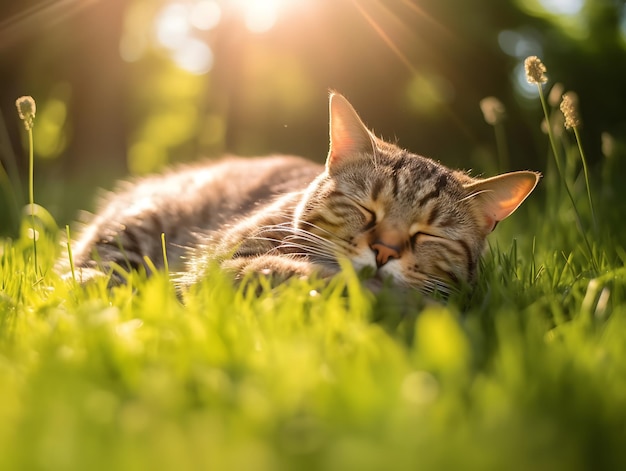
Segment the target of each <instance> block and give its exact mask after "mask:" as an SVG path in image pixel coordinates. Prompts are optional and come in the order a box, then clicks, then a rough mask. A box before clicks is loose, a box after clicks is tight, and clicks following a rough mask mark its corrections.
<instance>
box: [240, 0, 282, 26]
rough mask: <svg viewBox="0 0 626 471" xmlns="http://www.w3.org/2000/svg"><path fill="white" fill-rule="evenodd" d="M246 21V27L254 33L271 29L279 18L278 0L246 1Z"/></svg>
mask: <svg viewBox="0 0 626 471" xmlns="http://www.w3.org/2000/svg"><path fill="white" fill-rule="evenodd" d="M244 3H245V5H246V6H245V10H244V21H245V23H246V27H247V28H248V30H250V32H252V33H264V32H266V31H269V30H270V29H272V28H273V27H274V25H275V24H276V20H278V8H279V1H278V0H256V1H254V2H244Z"/></svg>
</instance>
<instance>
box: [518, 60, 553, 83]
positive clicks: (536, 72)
mask: <svg viewBox="0 0 626 471" xmlns="http://www.w3.org/2000/svg"><path fill="white" fill-rule="evenodd" d="M524 70H525V71H526V80H528V83H536V84H538V85H540V84H542V83H546V82H547V81H548V77H546V76H545V73H546V66H545V65H543V62H541V59H539V58H538V57H537V56H530V57H527V58H526V60H525V61H524Z"/></svg>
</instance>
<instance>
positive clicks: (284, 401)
mask: <svg viewBox="0 0 626 471" xmlns="http://www.w3.org/2000/svg"><path fill="white" fill-rule="evenodd" d="M547 107H548V108H550V107H552V108H553V109H547V111H548V112H549V113H548V114H553V115H554V114H555V113H558V109H557V107H558V105H554V104H552V105H551V104H548V105H547ZM560 126H561V128H562V129H560V130H558V131H557V130H556V129H553V130H552V133H551V134H550V136H549V137H548V136H543V139H544V141H545V150H546V159H547V160H548V169H547V171H546V172H545V176H544V178H543V180H542V182H541V184H540V188H539V190H538V191H537V193H536V194H533V195H532V197H531V198H530V199H529V200H528V201H527V202H526V203H524V205H523V206H522V208H520V209H519V210H518V212H516V214H514V215H513V216H512V217H511V218H510V220H507V221H505V222H503V223H502V224H501V225H500V226H499V227H498V229H497V230H496V232H495V233H494V234H493V236H492V237H491V239H490V247H489V249H488V251H487V252H486V253H485V256H484V260H483V262H482V265H481V274H480V277H479V280H478V282H477V283H476V285H475V286H471V287H470V286H465V287H462V289H461V290H460V291H459V292H458V293H454V294H452V295H451V296H450V297H449V298H448V299H445V300H444V299H436V300H435V302H433V301H431V300H425V299H424V298H423V297H422V296H421V295H419V294H418V293H405V292H398V291H397V290H394V288H393V287H386V288H385V289H384V290H383V292H382V293H380V294H378V295H376V296H375V295H373V294H372V293H370V292H368V291H367V290H365V289H364V288H363V287H362V285H361V283H360V281H359V278H358V276H357V274H355V273H353V272H351V271H350V269H349V267H346V270H345V272H344V273H343V274H342V275H340V276H338V277H337V278H336V279H334V280H332V281H331V282H330V284H326V283H323V282H321V281H320V280H314V279H313V280H292V281H291V282H289V283H286V284H284V285H281V286H278V287H274V288H272V287H271V286H270V285H269V283H267V282H266V281H264V280H260V281H251V282H250V284H248V285H244V286H243V287H237V286H235V285H234V284H233V282H232V280H231V279H230V278H229V277H228V276H227V275H225V274H223V273H221V272H220V271H219V270H217V269H215V270H213V271H212V272H211V273H210V274H209V275H208V276H207V278H206V279H205V280H204V281H203V282H202V283H200V284H199V285H198V286H195V287H193V288H192V289H191V290H190V291H189V292H187V293H185V294H184V296H183V299H180V298H179V297H178V296H177V294H176V292H175V290H174V288H173V287H172V285H171V283H170V282H169V280H168V278H167V274H166V273H160V274H158V275H157V276H154V277H151V278H149V279H148V278H146V277H145V276H144V275H143V274H141V273H133V274H130V275H128V283H127V284H126V285H124V286H120V287H116V288H114V289H108V288H107V286H106V280H100V281H98V282H95V283H92V284H90V285H88V286H80V285H79V284H77V283H76V282H75V281H74V280H73V279H72V278H71V277H69V278H67V279H62V278H61V277H60V275H59V274H58V273H56V272H55V271H54V270H53V266H54V263H55V260H56V259H57V258H58V257H68V256H69V253H68V251H67V248H66V247H65V245H64V244H63V243H62V240H63V235H64V233H65V228H59V227H57V225H56V223H55V222H54V220H53V219H52V218H50V217H47V216H46V214H47V213H46V212H45V210H44V209H43V208H40V209H39V210H38V211H37V216H38V217H36V218H31V217H30V213H29V211H28V208H27V211H26V213H25V214H26V215H27V216H25V217H24V219H23V222H22V229H21V235H20V237H19V238H16V239H13V240H9V239H6V240H3V241H2V245H0V391H1V393H0V469H7V470H9V469H11V470H17V469H37V470H55V471H56V470H85V469H89V470H98V469H103V470H104V469H107V470H109V469H116V470H134V469H215V470H250V469H254V470H255V471H256V470H258V471H263V470H268V471H269V470H272V471H273V470H290V469H298V470H317V469H323V470H325V471H334V470H337V471H338V470H342V471H343V470H362V471H363V470H378V469H395V470H405V469H406V470H409V469H510V470H514V469H535V470H553V469H568V470H576V469H581V470H582V469H624V468H625V467H626V448H625V447H624V444H625V443H626V362H624V360H623V359H624V358H625V357H626V268H625V267H624V263H625V261H626V244H625V243H624V242H625V240H624V234H626V222H625V221H626V210H625V208H624V204H623V201H625V198H626V188H624V185H623V183H622V181H621V178H622V176H623V175H624V174H626V173H624V172H625V171H626V165H625V162H626V155H625V154H626V153H625V152H624V147H623V144H620V142H619V141H615V140H613V139H612V138H611V139H609V138H610V136H606V138H607V142H606V148H605V157H604V160H603V161H602V162H600V163H599V164H597V165H595V166H593V167H592V168H591V169H590V172H589V173H588V177H589V178H588V182H587V179H586V178H585V176H586V175H587V171H586V170H587V169H586V165H584V166H583V160H581V150H582V146H579V145H578V139H577V137H578V136H577V134H576V133H574V132H572V131H567V130H565V129H564V128H563V126H562V124H561V125H560ZM34 131H35V132H36V124H35V128H34ZM550 141H552V145H550ZM555 151H556V153H557V159H554V155H553V153H554V152H555ZM557 164H558V165H557ZM587 185H589V186H587ZM588 189H589V191H587V190H588ZM592 198H593V201H592ZM33 224H34V225H35V231H33ZM33 237H35V238H36V248H35V245H34V244H33ZM35 250H36V252H37V255H36V257H35ZM255 283H257V284H258V285H256V284H255ZM259 288H260V289H259ZM259 293H260V294H259Z"/></svg>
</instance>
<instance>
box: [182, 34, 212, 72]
mask: <svg viewBox="0 0 626 471" xmlns="http://www.w3.org/2000/svg"><path fill="white" fill-rule="evenodd" d="M172 58H173V59H174V62H175V63H176V65H178V67H180V68H181V69H183V70H186V71H187V72H191V73H192V74H196V75H202V74H206V73H207V72H208V71H209V70H211V68H212V67H213V51H212V50H211V48H210V47H209V46H208V45H207V44H206V43H205V42H203V41H200V40H199V39H195V38H186V39H185V40H184V42H183V43H182V44H180V46H179V47H177V48H176V50H175V51H174V53H173V54H172Z"/></svg>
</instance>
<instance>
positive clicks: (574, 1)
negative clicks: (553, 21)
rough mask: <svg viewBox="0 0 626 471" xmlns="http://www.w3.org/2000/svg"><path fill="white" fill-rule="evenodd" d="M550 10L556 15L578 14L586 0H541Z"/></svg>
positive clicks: (544, 6)
mask: <svg viewBox="0 0 626 471" xmlns="http://www.w3.org/2000/svg"><path fill="white" fill-rule="evenodd" d="M539 3H541V5H542V6H543V8H545V9H546V10H547V11H548V12H550V13H553V14H555V15H577V14H579V13H580V11H581V10H582V8H583V6H584V4H585V1H584V0H539Z"/></svg>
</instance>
